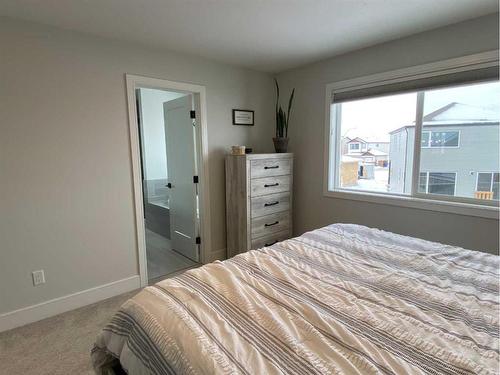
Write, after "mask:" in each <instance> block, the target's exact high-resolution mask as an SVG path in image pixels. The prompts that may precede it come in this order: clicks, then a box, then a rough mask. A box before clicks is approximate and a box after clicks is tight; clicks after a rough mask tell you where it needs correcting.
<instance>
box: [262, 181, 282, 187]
mask: <svg viewBox="0 0 500 375" xmlns="http://www.w3.org/2000/svg"><path fill="white" fill-rule="evenodd" d="M278 185H279V183H277V182H276V183H275V184H265V185H264V187H272V186H278Z"/></svg>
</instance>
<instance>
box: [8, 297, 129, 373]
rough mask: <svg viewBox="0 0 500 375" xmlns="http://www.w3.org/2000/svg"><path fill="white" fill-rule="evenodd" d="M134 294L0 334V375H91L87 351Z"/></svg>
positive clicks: (88, 351) (88, 352)
mask: <svg viewBox="0 0 500 375" xmlns="http://www.w3.org/2000/svg"><path fill="white" fill-rule="evenodd" d="M137 292H138V291H134V292H130V293H125V294H122V295H120V296H117V297H113V298H110V299H107V300H104V301H101V302H98V303H95V304H93V305H89V306H85V307H82V308H80V309H77V310H73V311H69V312H67V313H64V314H61V315H57V316H54V317H52V318H48V319H44V320H41V321H39V322H36V323H33V324H29V325H26V326H24V327H20V328H16V329H13V330H10V331H6V332H2V333H0V374H1V375H17V374H23V375H35V374H36V375H49V374H50V375H59V374H60V375H69V374H85V375H86V374H93V373H94V372H93V370H92V366H91V363H90V350H91V348H92V346H93V343H94V340H95V338H96V336H97V334H98V333H99V331H100V330H101V328H102V327H104V326H105V325H106V323H107V322H108V321H109V319H110V318H111V316H112V315H113V314H114V313H115V312H116V310H117V309H118V308H119V307H120V306H121V305H122V303H123V302H125V301H126V300H127V299H128V298H130V297H132V296H133V295H134V294H135V293H137Z"/></svg>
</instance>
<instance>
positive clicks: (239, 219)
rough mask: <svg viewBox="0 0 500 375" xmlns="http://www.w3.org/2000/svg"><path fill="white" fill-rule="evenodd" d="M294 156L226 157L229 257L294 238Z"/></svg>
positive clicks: (248, 155) (258, 155)
mask: <svg viewBox="0 0 500 375" xmlns="http://www.w3.org/2000/svg"><path fill="white" fill-rule="evenodd" d="M292 186H293V154H291V153H286V154H247V155H241V156H235V155H228V156H227V157H226V221H227V257H228V258H230V257H233V256H235V255H236V254H239V253H242V252H245V251H248V250H252V249H259V248H261V247H264V246H269V245H271V244H273V243H276V242H278V241H282V240H285V239H287V238H289V237H291V235H292Z"/></svg>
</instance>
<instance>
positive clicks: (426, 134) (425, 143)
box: [422, 132, 431, 147]
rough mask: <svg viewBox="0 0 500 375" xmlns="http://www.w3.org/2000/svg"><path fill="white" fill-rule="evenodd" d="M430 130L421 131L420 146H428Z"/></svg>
mask: <svg viewBox="0 0 500 375" xmlns="http://www.w3.org/2000/svg"><path fill="white" fill-rule="evenodd" d="M430 134H431V133H430V132H422V147H429V137H430Z"/></svg>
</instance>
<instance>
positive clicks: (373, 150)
mask: <svg viewBox="0 0 500 375" xmlns="http://www.w3.org/2000/svg"><path fill="white" fill-rule="evenodd" d="M363 155H372V156H387V152H383V151H380V150H377V149H376V148H370V149H369V150H368V151H366V152H364V153H363Z"/></svg>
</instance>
